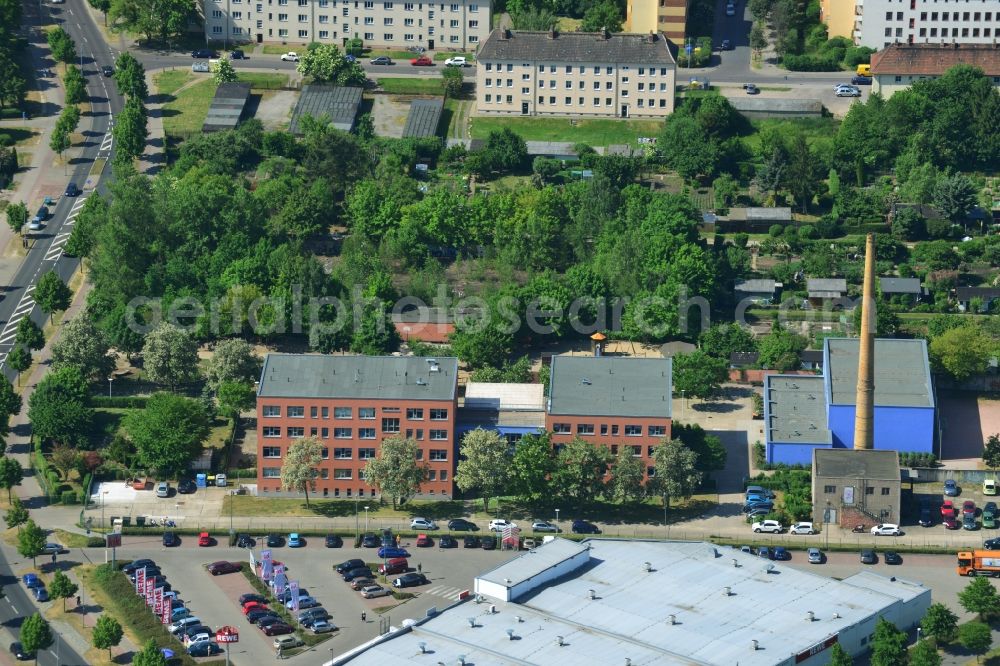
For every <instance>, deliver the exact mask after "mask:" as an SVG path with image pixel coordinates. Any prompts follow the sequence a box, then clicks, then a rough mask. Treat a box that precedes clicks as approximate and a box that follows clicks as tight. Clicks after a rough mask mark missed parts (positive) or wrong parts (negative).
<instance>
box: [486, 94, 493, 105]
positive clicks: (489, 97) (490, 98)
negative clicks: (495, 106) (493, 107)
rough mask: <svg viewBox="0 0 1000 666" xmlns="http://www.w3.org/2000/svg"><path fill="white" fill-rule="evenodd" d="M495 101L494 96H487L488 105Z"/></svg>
mask: <svg viewBox="0 0 1000 666" xmlns="http://www.w3.org/2000/svg"><path fill="white" fill-rule="evenodd" d="M492 101H493V95H486V103H487V104H489V103H490V102H492Z"/></svg>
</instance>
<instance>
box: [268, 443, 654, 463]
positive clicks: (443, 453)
mask: <svg viewBox="0 0 1000 666" xmlns="http://www.w3.org/2000/svg"><path fill="white" fill-rule="evenodd" d="M637 448H638V447H637ZM614 449H617V447H613V450H614ZM260 455H261V457H262V458H271V459H277V458H281V447H280V446H262V447H261V449H260ZM635 455H640V453H636V454H635ZM374 457H375V449H373V448H360V449H358V460H371V459H372V458H374ZM329 459H330V449H329V448H327V447H325V446H324V447H323V460H329ZM333 459H334V460H353V459H354V449H352V448H349V447H335V448H334V449H333ZM423 459H424V450H423V449H417V460H423ZM427 459H428V460H429V461H431V462H446V461H447V460H448V449H430V450H429V451H428V454H427Z"/></svg>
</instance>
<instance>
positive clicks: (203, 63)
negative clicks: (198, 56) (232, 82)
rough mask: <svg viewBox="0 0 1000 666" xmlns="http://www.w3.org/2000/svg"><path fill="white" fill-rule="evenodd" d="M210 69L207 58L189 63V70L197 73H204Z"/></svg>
mask: <svg viewBox="0 0 1000 666" xmlns="http://www.w3.org/2000/svg"><path fill="white" fill-rule="evenodd" d="M210 69H211V67H209V66H208V61H207V60H196V61H195V62H193V63H191V71H192V72H196V73H198V74H205V73H207V72H208V71H209V70H210Z"/></svg>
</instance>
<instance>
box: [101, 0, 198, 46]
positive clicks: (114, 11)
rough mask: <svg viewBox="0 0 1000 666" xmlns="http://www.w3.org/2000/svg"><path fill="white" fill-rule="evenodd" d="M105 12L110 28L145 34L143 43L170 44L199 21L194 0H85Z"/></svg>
mask: <svg viewBox="0 0 1000 666" xmlns="http://www.w3.org/2000/svg"><path fill="white" fill-rule="evenodd" d="M89 2H90V4H91V5H92V6H93V7H94V8H96V9H98V10H100V11H103V12H104V13H105V19H106V22H107V23H108V25H109V26H110V28H111V29H112V30H114V31H125V32H131V33H136V34H141V35H145V36H146V41H147V42H152V41H158V42H160V43H162V44H167V43H170V41H171V40H174V39H177V38H179V37H180V36H181V35H182V34H184V33H185V32H186V31H187V29H188V27H189V26H190V25H191V24H192V23H197V22H199V16H198V7H197V4H196V3H195V0H159V1H158V2H147V1H146V0H89Z"/></svg>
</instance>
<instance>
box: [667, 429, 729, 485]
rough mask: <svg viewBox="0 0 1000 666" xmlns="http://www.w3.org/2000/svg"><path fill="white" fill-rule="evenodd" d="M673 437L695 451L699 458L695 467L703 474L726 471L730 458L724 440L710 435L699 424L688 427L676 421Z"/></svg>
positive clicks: (672, 432)
mask: <svg viewBox="0 0 1000 666" xmlns="http://www.w3.org/2000/svg"><path fill="white" fill-rule="evenodd" d="M670 434H671V436H672V437H673V438H674V439H679V440H680V441H681V443H682V444H684V446H686V447H687V448H689V449H691V450H692V451H694V454H695V456H696V458H697V463H696V464H695V467H697V468H698V470H699V471H701V472H713V471H715V470H720V469H724V468H725V466H726V459H727V458H728V457H729V456H728V453H727V452H726V447H725V446H723V444H722V440H721V439H719V438H718V437H716V436H715V435H709V434H708V433H707V432H705V430H704V429H703V428H702V427H701V426H700V425H698V424H697V423H691V424H688V425H685V424H682V423H677V422H676V421H674V423H673V425H672V426H671V433H670Z"/></svg>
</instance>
